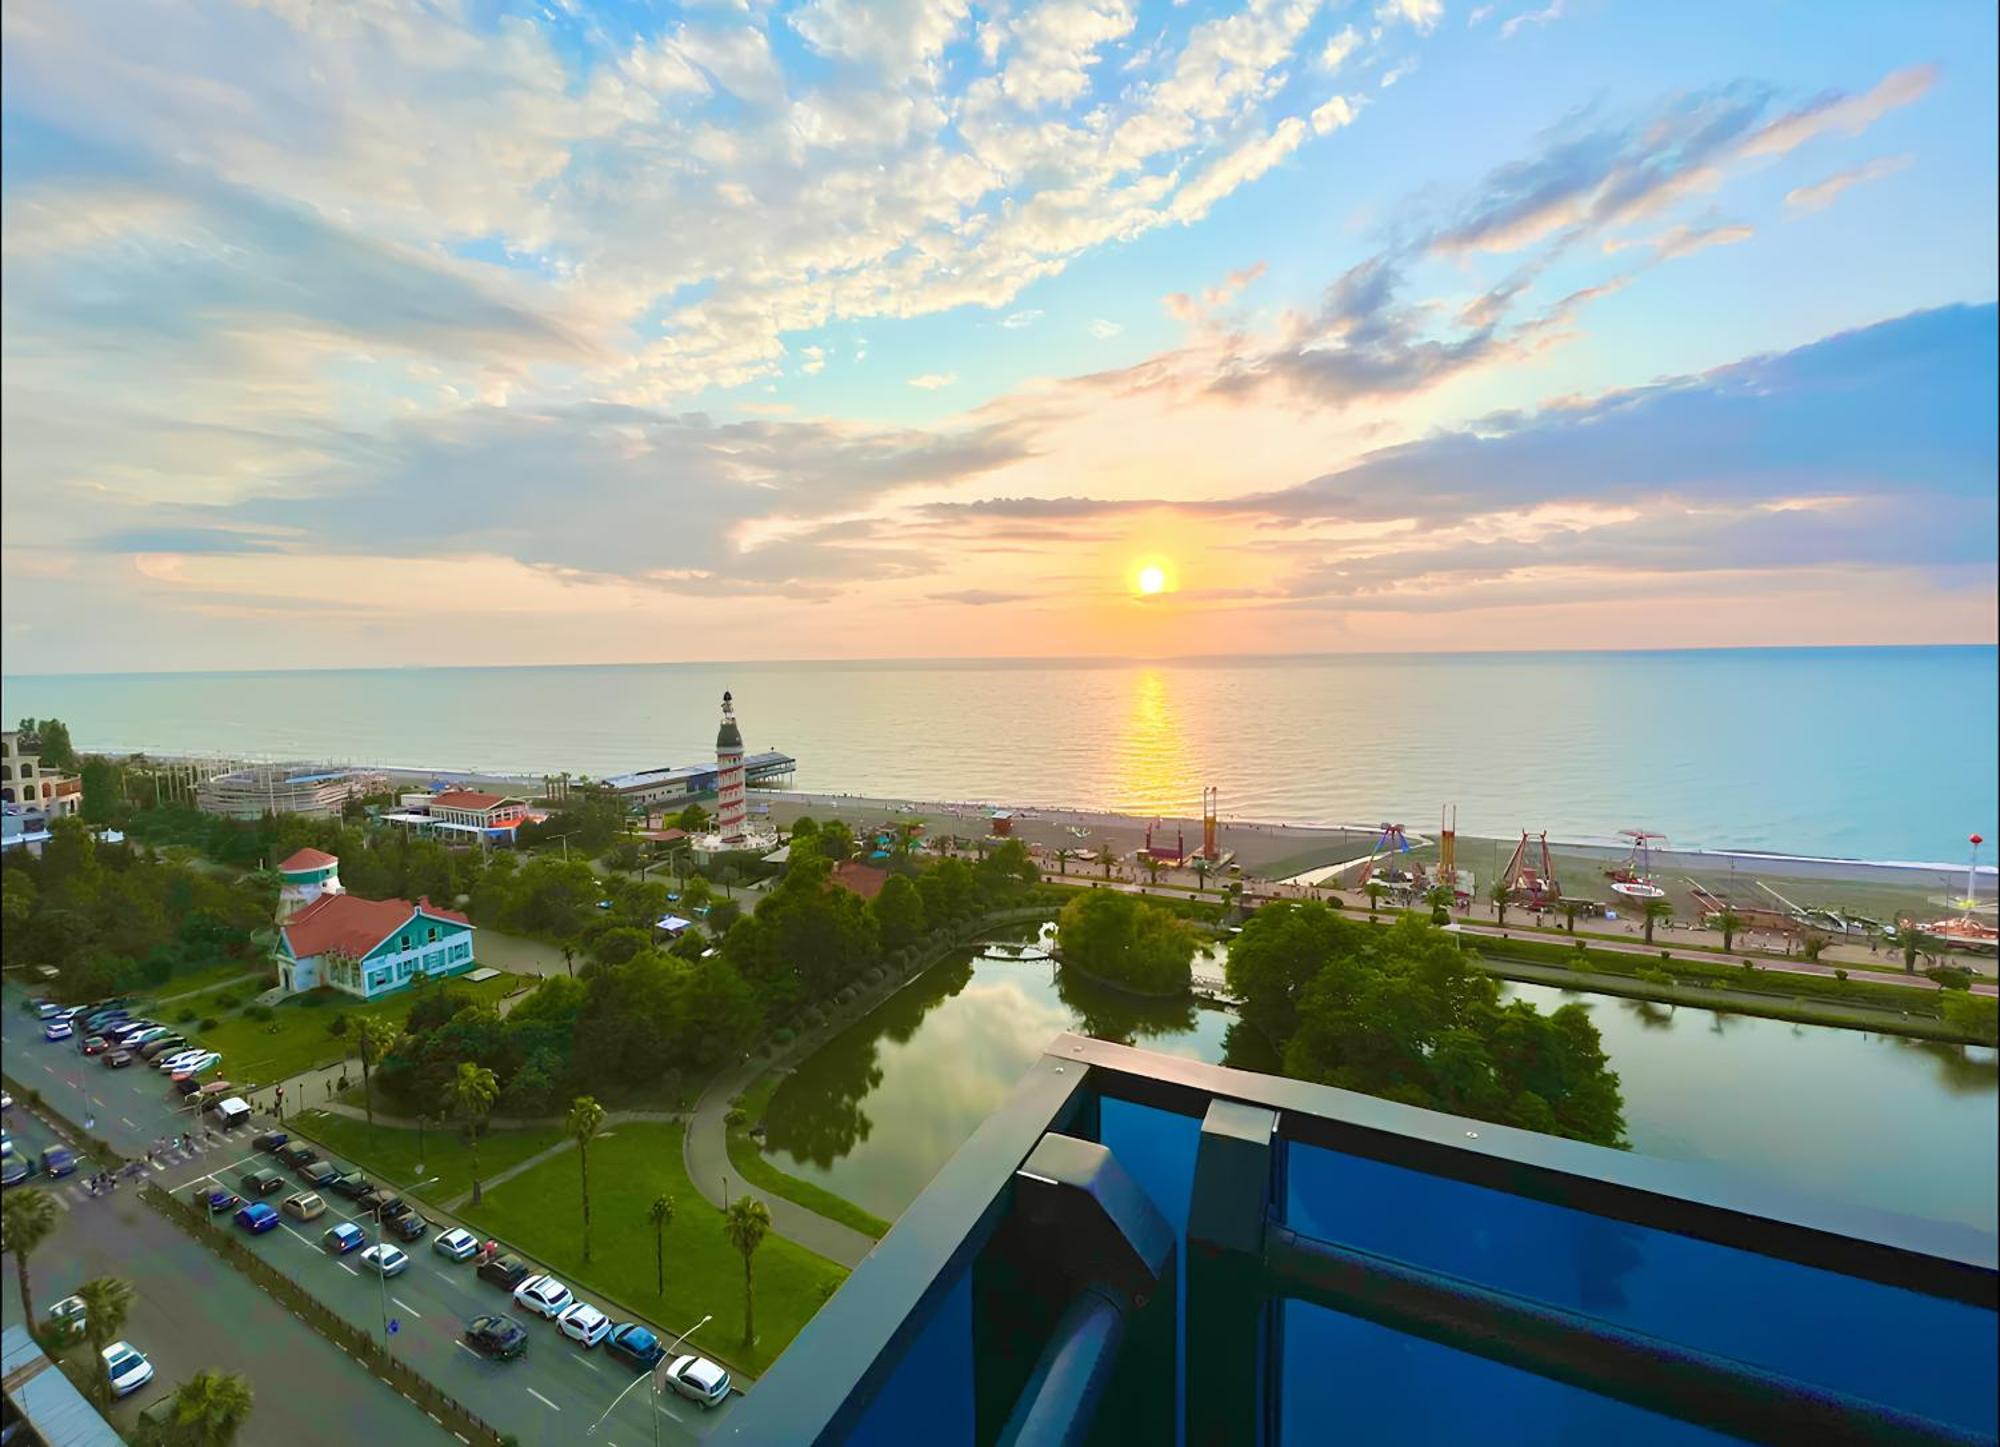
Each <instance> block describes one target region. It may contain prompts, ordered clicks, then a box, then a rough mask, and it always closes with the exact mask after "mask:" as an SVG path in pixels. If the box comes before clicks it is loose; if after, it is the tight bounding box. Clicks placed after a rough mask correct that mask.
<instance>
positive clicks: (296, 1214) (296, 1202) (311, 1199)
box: [284, 1191, 326, 1221]
mask: <svg viewBox="0 0 2000 1447" xmlns="http://www.w3.org/2000/svg"><path fill="white" fill-rule="evenodd" d="M284 1209H285V1214H286V1215H287V1216H291V1217H293V1218H295V1219H297V1220H300V1221H316V1220H318V1219H319V1218H320V1217H321V1216H324V1215H325V1214H326V1202H325V1201H323V1200H321V1199H320V1198H319V1196H317V1195H315V1194H314V1193H313V1192H311V1191H300V1192H298V1193H297V1194H296V1195H291V1196H287V1197H285V1207H284Z"/></svg>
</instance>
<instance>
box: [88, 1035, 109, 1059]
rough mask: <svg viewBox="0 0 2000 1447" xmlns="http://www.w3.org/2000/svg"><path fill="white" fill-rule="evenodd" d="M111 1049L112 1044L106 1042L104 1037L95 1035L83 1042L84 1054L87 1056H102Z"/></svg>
mask: <svg viewBox="0 0 2000 1447" xmlns="http://www.w3.org/2000/svg"><path fill="white" fill-rule="evenodd" d="M110 1048H111V1042H110V1041H109V1040H106V1039H105V1038H104V1037H103V1036H102V1035H93V1036H91V1037H90V1038H89V1039H88V1040H86V1041H84V1042H83V1053H84V1054H85V1055H102V1054H103V1053H104V1052H105V1051H107V1050H109V1049H110Z"/></svg>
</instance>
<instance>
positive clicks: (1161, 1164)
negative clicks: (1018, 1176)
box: [1097, 1099, 1201, 1438]
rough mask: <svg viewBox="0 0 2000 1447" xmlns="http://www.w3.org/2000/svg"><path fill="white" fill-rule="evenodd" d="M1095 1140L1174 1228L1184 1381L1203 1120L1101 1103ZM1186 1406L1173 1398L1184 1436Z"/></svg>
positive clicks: (1178, 1361)
mask: <svg viewBox="0 0 2000 1447" xmlns="http://www.w3.org/2000/svg"><path fill="white" fill-rule="evenodd" d="M1097 1138H1098V1141H1099V1143H1100V1144H1102V1145H1105V1146H1108V1147H1109V1148H1110V1150H1111V1153H1112V1154H1113V1155H1114V1156H1116V1157H1118V1163H1119V1164H1120V1165H1122V1166H1123V1167H1124V1168H1125V1169H1126V1171H1127V1172H1129V1173H1130V1175H1131V1177H1132V1179H1133V1180H1135V1181H1137V1182H1138V1183H1139V1184H1140V1185H1141V1186H1143V1187H1144V1188H1145V1190H1146V1194H1147V1195H1149V1196H1151V1197H1152V1198H1153V1204H1154V1205H1155V1206H1157V1207H1159V1209H1160V1214H1161V1215H1162V1216H1164V1217H1166V1218H1167V1224H1168V1225H1170V1226H1172V1227H1173V1228H1174V1252H1175V1257H1176V1260H1175V1271H1174V1290H1175V1293H1176V1301H1175V1306H1174V1321H1175V1323H1176V1324H1177V1330H1178V1335H1179V1339H1178V1340H1177V1341H1176V1342H1175V1344H1174V1371H1175V1378H1174V1379H1175V1380H1176V1381H1177V1382H1185V1381H1186V1380H1187V1265H1186V1262H1187V1218H1188V1202H1189V1200H1190V1199H1191V1198H1192V1196H1193V1194H1194V1157H1195V1151H1196V1150H1197V1148H1198V1147H1199V1146H1200V1145H1201V1121H1200V1120H1199V1119H1197V1118H1196V1117H1194V1116H1190V1115H1175V1114H1174V1113H1173V1112H1171V1111H1165V1110H1154V1109H1153V1108H1152V1107H1150V1106H1144V1105H1134V1104H1132V1103H1131V1102H1130V1101H1125V1100H1110V1099H1105V1100H1103V1101H1101V1102H1100V1103H1099V1105H1098V1121H1097ZM1186 1406H1187V1403H1186V1401H1185V1400H1184V1399H1183V1395H1182V1394H1180V1393H1176V1394H1175V1405H1174V1434H1175V1436H1176V1437H1177V1438H1178V1437H1183V1436H1185V1435H1186V1430H1187V1424H1186V1421H1185V1411H1186Z"/></svg>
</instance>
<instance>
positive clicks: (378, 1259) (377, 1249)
mask: <svg viewBox="0 0 2000 1447" xmlns="http://www.w3.org/2000/svg"><path fill="white" fill-rule="evenodd" d="M361 1264H362V1265H363V1266H365V1267H367V1268H368V1269H369V1270H370V1271H379V1272H381V1273H382V1274H383V1275H384V1276H400V1275H402V1274H403V1273H404V1272H405V1271H408V1270H409V1269H410V1258H409V1256H408V1254H407V1253H405V1252H404V1251H403V1250H402V1249H401V1248H400V1247H396V1246H391V1245H389V1243H388V1242H386V1241H385V1242H383V1243H381V1244H380V1245H378V1246H370V1247H369V1248H368V1249H367V1250H366V1251H364V1252H362V1253H361Z"/></svg>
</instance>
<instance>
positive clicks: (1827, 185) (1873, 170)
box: [1785, 155, 1915, 211]
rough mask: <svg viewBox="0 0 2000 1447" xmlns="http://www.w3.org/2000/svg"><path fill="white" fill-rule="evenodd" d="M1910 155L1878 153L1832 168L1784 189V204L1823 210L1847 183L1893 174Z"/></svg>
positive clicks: (1876, 178) (1851, 183)
mask: <svg viewBox="0 0 2000 1447" xmlns="http://www.w3.org/2000/svg"><path fill="white" fill-rule="evenodd" d="M1914 159H1915V158H1914V157H1912V156H1907V155H1905V156H1882V157H1880V158H1878V159H1876V160H1873V161H1867V162H1864V163H1862V164H1861V165H1859V166H1849V167H1847V168H1846V169H1844V170H1840V171H1835V172H1833V173H1832V174H1831V175H1828V176H1823V177H1821V178H1820V179H1819V180H1817V181H1814V182H1812V183H1811V184H1810V185H1806V186H1795V187H1794V188H1792V189H1791V190H1790V191H1787V192H1786V193H1785V204H1786V205H1787V206H1790V207H1791V208H1792V209H1793V210H1795V211H1824V210H1825V209H1826V208H1827V207H1829V206H1831V205H1832V204H1833V203H1834V202H1835V201H1836V200H1838V199H1839V197H1840V193H1841V192H1843V191H1845V190H1846V189H1847V188H1848V187H1850V186H1859V185H1863V184H1865V183H1866V182H1869V181H1879V180H1881V179H1882V178H1883V177H1884V176H1893V175H1895V174H1896V173H1897V172H1898V171H1901V170H1903V169H1904V168H1906V167H1907V166H1908V165H1909V164H1910V162H1911V161H1912V160H1914Z"/></svg>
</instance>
